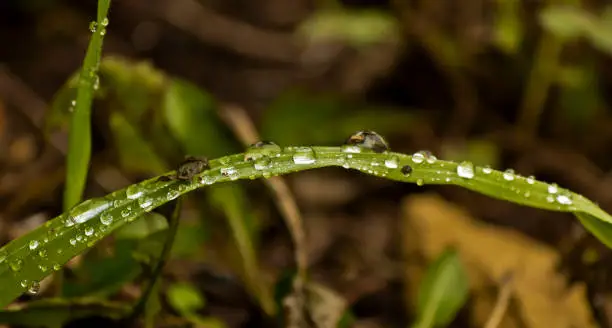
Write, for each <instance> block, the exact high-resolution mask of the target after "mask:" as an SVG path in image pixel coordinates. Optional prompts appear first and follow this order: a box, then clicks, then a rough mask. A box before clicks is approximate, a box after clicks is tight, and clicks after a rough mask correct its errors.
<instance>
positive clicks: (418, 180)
mask: <svg viewBox="0 0 612 328" xmlns="http://www.w3.org/2000/svg"><path fill="white" fill-rule="evenodd" d="M416 184H417V186H419V187H422V186H423V185H424V184H425V181H423V179H417V181H416Z"/></svg>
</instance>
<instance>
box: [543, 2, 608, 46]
mask: <svg viewBox="0 0 612 328" xmlns="http://www.w3.org/2000/svg"><path fill="white" fill-rule="evenodd" d="M540 22H541V23H542V25H543V26H544V28H545V29H546V30H548V31H549V32H551V33H553V34H554V35H556V36H557V37H560V38H564V39H567V40H572V39H576V38H578V37H581V36H583V35H584V32H585V31H586V30H587V29H589V27H590V26H593V25H595V24H596V23H595V21H594V18H593V17H591V16H590V15H589V14H588V13H587V12H585V11H584V10H583V9H582V8H579V7H576V6H548V7H546V8H544V9H543V10H542V11H541V12H540Z"/></svg>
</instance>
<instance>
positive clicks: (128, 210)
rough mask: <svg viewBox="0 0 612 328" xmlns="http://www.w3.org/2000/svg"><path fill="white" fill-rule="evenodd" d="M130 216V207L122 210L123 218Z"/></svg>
mask: <svg viewBox="0 0 612 328" xmlns="http://www.w3.org/2000/svg"><path fill="white" fill-rule="evenodd" d="M130 215H132V210H131V209H130V208H129V207H126V208H124V209H123V210H121V216H122V217H124V218H127V217H128V216H130Z"/></svg>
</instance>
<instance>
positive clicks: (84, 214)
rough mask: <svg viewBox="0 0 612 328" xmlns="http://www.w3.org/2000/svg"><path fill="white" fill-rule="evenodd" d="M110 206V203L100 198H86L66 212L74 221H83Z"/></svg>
mask: <svg viewBox="0 0 612 328" xmlns="http://www.w3.org/2000/svg"><path fill="white" fill-rule="evenodd" d="M109 207H110V203H109V202H108V201H106V200H104V199H102V198H92V199H88V200H86V201H84V202H82V203H81V204H79V205H77V206H75V207H74V208H72V209H71V210H70V212H69V213H68V215H69V217H70V218H72V220H73V221H74V222H76V223H84V222H87V221H89V220H91V219H93V218H95V217H97V216H98V215H99V214H100V213H102V212H103V211H104V210H106V209H107V208H109Z"/></svg>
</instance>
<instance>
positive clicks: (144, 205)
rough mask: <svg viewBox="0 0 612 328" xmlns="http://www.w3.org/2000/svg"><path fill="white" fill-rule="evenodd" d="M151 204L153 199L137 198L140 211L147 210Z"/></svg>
mask: <svg viewBox="0 0 612 328" xmlns="http://www.w3.org/2000/svg"><path fill="white" fill-rule="evenodd" d="M152 204H153V199H151V198H148V197H142V198H138V205H139V206H140V208H142V209H145V210H148V209H149V208H150V207H151V205H152Z"/></svg>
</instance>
